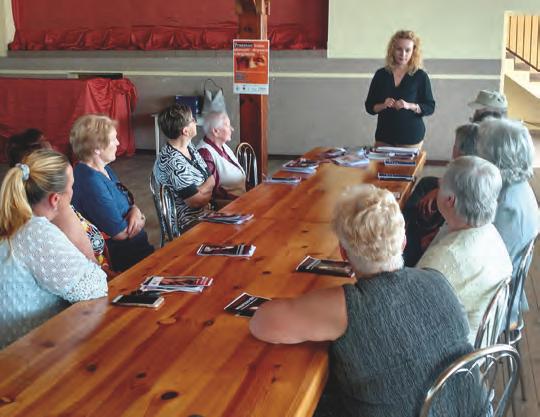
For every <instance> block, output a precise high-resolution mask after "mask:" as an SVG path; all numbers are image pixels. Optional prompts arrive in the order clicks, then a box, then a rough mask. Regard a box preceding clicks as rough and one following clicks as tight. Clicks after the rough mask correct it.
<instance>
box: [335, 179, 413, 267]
mask: <svg viewBox="0 0 540 417" xmlns="http://www.w3.org/2000/svg"><path fill="white" fill-rule="evenodd" d="M332 225H333V228H334V231H335V233H336V235H337V237H338V239H339V241H340V243H341V246H343V248H344V249H345V251H346V252H347V256H348V258H349V261H350V263H351V265H352V267H353V269H354V270H355V271H357V272H359V273H364V274H374V273H379V272H385V271H394V270H396V269H401V268H402V267H403V256H402V249H403V242H404V239H405V221H404V220H403V215H402V214H401V210H400V208H399V205H398V204H397V202H396V199H395V198H394V195H393V194H392V193H391V192H390V191H388V190H383V189H380V188H377V187H375V186H374V185H372V184H364V185H360V186H357V187H354V188H350V189H348V190H346V192H345V194H344V195H343V197H342V198H341V199H340V200H339V201H338V203H337V205H336V208H335V211H334V218H333V221H332Z"/></svg>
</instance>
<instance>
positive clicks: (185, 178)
mask: <svg viewBox="0 0 540 417" xmlns="http://www.w3.org/2000/svg"><path fill="white" fill-rule="evenodd" d="M158 122H159V127H160V128H161V130H162V131H163V133H164V134H165V136H167V137H168V138H169V140H168V141H167V144H166V145H165V146H164V147H163V148H162V149H161V151H160V153H159V157H158V159H157V161H156V163H155V164H154V176H155V177H156V180H157V181H158V182H159V183H160V184H163V185H167V186H169V187H171V188H172V189H173V190H174V193H175V205H176V215H177V221H178V226H179V228H180V231H181V232H183V231H185V230H187V229H189V228H190V227H192V226H193V225H195V224H196V223H197V218H198V217H199V216H200V215H201V214H202V213H203V211H204V209H205V208H206V207H208V203H209V202H210V199H211V198H212V191H213V189H214V185H215V179H214V176H212V175H210V173H209V172H208V168H207V166H206V163H205V162H204V160H203V159H202V157H201V156H200V155H199V152H197V150H196V149H195V148H194V147H193V145H192V144H191V139H193V138H194V137H195V135H196V134H197V126H196V124H195V119H194V117H193V115H192V113H191V109H190V108H189V107H188V106H185V105H183V104H174V105H172V106H170V107H168V108H166V109H165V110H163V111H162V112H161V113H160V114H159V118H158Z"/></svg>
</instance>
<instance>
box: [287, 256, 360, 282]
mask: <svg viewBox="0 0 540 417" xmlns="http://www.w3.org/2000/svg"><path fill="white" fill-rule="evenodd" d="M296 270H297V271H298V272H311V273H313V274H322V275H335V276H338V277H352V276H354V271H353V269H352V267H351V266H350V265H349V263H348V262H347V261H333V260H331V259H317V258H314V257H312V256H309V255H308V256H306V257H305V258H304V260H303V261H302V262H300V265H298V266H297V267H296Z"/></svg>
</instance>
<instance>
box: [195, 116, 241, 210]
mask: <svg viewBox="0 0 540 417" xmlns="http://www.w3.org/2000/svg"><path fill="white" fill-rule="evenodd" d="M203 129H204V134H205V137H204V139H203V140H202V142H201V143H200V144H199V146H198V147H197V149H198V151H199V153H200V154H201V156H202V158H203V159H204V162H206V166H207V167H208V170H209V171H210V173H211V174H212V175H213V176H214V178H215V181H216V185H215V186H214V191H213V199H214V201H216V202H222V203H224V204H226V203H227V202H230V201H231V200H234V199H235V198H237V197H239V196H240V195H242V194H243V193H245V192H246V173H245V172H244V170H243V169H242V166H241V165H240V163H239V162H238V159H236V155H235V154H234V152H233V151H232V150H231V148H229V146H228V145H227V142H230V140H231V134H232V132H233V128H232V126H231V121H230V120H229V116H227V113H216V112H212V113H209V114H208V115H206V116H205V117H204V125H203ZM224 204H222V205H224Z"/></svg>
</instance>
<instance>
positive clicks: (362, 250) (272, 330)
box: [250, 185, 472, 417]
mask: <svg viewBox="0 0 540 417" xmlns="http://www.w3.org/2000/svg"><path fill="white" fill-rule="evenodd" d="M333 227H334V231H335V232H336V234H337V236H338V239H339V243H340V249H341V253H342V255H343V257H344V258H345V259H348V260H349V262H350V263H351V265H352V267H353V269H354V270H355V272H356V276H357V282H356V284H354V285H351V284H348V285H344V286H342V287H334V288H327V289H322V290H318V291H314V292H311V293H308V294H306V295H303V296H301V297H299V298H296V299H281V300H279V299H278V300H273V301H269V302H267V303H265V304H263V305H262V306H261V307H260V308H259V309H258V311H257V312H256V313H255V315H254V317H253V319H252V320H251V322H250V330H251V332H252V333H253V335H254V336H255V337H257V338H259V339H261V340H264V341H267V342H271V343H300V342H304V341H323V340H331V341H333V343H332V345H331V347H330V371H331V376H330V380H329V383H328V385H327V389H326V392H325V394H324V395H323V398H322V400H321V403H320V404H319V408H318V410H317V413H316V415H319V416H322V415H334V416H362V417H379V416H380V417H382V416H384V417H394V416H395V417H398V416H399V417H413V416H417V415H418V413H419V412H420V408H421V405H422V401H423V399H424V397H425V395H426V393H427V391H428V389H429V387H430V386H431V384H432V383H433V382H434V380H435V379H436V377H437V376H438V375H439V373H440V372H442V371H443V370H444V369H445V367H446V366H447V365H448V364H450V363H451V362H452V361H453V360H454V359H456V358H458V357H459V356H461V355H463V354H465V353H468V352H470V351H471V350H472V348H471V346H470V344H469V343H468V342H467V334H468V324H467V320H466V318H465V314H464V311H463V309H462V307H461V305H460V303H459V301H458V300H457V298H456V296H455V294H454V292H453V290H452V288H451V286H450V285H449V284H448V282H447V281H446V279H445V278H444V277H443V276H442V275H441V274H440V273H439V272H437V271H434V270H420V269H411V268H403V259H402V250H403V246H404V238H405V230H404V220H403V216H402V214H401V211H400V208H399V205H398V204H397V202H396V200H395V198H394V196H393V195H392V194H391V193H390V192H389V191H387V190H382V189H378V188H376V187H375V186H373V185H363V186H360V187H358V188H356V189H352V190H347V194H346V196H344V197H343V199H342V200H340V202H339V203H338V205H337V207H336V210H335V217H334V220H333ZM322 305H324V308H321V306H322ZM454 399H455V398H448V400H449V401H453V400H454Z"/></svg>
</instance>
